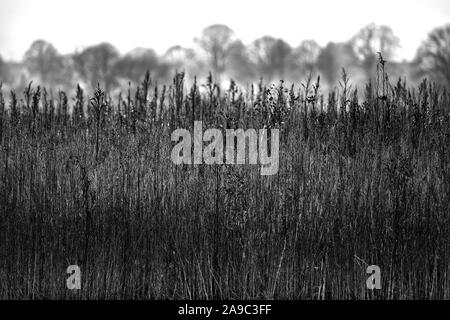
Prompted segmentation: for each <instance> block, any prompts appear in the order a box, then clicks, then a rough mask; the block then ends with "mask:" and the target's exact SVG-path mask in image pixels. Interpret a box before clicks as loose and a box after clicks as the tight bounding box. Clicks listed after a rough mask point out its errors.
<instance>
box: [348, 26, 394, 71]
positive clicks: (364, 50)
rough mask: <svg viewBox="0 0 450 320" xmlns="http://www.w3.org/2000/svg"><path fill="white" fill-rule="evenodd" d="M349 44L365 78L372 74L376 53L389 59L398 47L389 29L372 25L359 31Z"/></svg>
mask: <svg viewBox="0 0 450 320" xmlns="http://www.w3.org/2000/svg"><path fill="white" fill-rule="evenodd" d="M351 43H352V46H353V50H354V51H355V54H356V56H357V57H358V60H359V63H360V65H361V67H362V69H363V70H364V73H365V74H366V77H367V78H370V77H371V76H372V75H373V74H374V71H375V68H376V63H377V52H381V54H382V55H383V57H384V58H386V59H391V58H392V57H393V56H394V54H395V50H396V49H397V48H398V47H399V46H400V40H399V38H398V37H397V36H396V35H395V34H394V32H393V31H392V29H391V28H390V27H388V26H384V25H382V26H378V25H376V24H374V23H372V24H369V25H367V26H365V27H364V28H363V29H361V30H360V31H359V32H358V33H357V34H356V35H355V36H354V37H353V38H352V40H351Z"/></svg>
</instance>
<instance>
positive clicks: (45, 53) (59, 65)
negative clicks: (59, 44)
mask: <svg viewBox="0 0 450 320" xmlns="http://www.w3.org/2000/svg"><path fill="white" fill-rule="evenodd" d="M23 61H24V65H25V67H26V68H27V70H28V72H29V73H30V75H31V76H32V77H33V78H38V79H39V81H40V82H41V83H42V84H44V85H47V86H50V87H51V86H54V85H55V84H56V83H57V82H58V78H59V75H60V73H61V72H62V70H63V68H64V59H63V57H62V56H61V55H60V54H59V53H58V51H57V50H56V49H55V47H54V46H53V45H52V44H51V43H49V42H47V41H45V40H36V41H34V42H33V43H32V44H31V46H30V48H29V49H28V50H27V51H26V53H25V55H24V58H23Z"/></svg>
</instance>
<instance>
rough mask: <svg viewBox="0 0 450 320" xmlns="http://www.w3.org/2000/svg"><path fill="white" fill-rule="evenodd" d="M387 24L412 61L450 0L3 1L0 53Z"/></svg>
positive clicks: (288, 35)
mask: <svg viewBox="0 0 450 320" xmlns="http://www.w3.org/2000/svg"><path fill="white" fill-rule="evenodd" d="M370 22H375V23H377V24H387V25H389V26H391V27H392V28H393V30H394V32H395V33H396V34H397V36H399V37H400V40H401V45H402V48H401V49H400V50H399V53H398V56H397V60H401V59H411V58H412V57H413V56H414V54H415V51H416V49H417V47H418V46H419V45H420V43H421V41H422V40H424V39H425V38H426V36H427V34H428V32H429V31H431V30H432V29H433V28H434V27H437V26H440V25H443V24H446V23H450V1H449V0H376V1H368V0H308V1H304V0H276V1H274V0H252V1H250V0H222V1H217V0H159V1H154V0H146V1H144V0H0V55H2V56H3V57H4V58H6V59H16V60H18V59H21V58H22V56H23V54H24V52H25V51H26V49H27V48H28V47H29V46H30V44H31V43H32V41H33V40H35V39H44V40H47V41H50V42H51V43H53V44H54V45H55V47H56V48H57V49H58V51H60V52H61V53H68V52H71V51H73V50H74V49H76V48H81V47H84V46H88V45H92V44H96V43H99V42H103V41H107V42H111V43H112V44H113V45H115V46H116V47H117V48H118V49H119V51H120V52H121V53H126V52H127V51H130V50H132V49H134V48H136V47H151V48H154V49H156V51H157V52H158V53H161V54H162V53H164V52H165V50H166V49H167V48H169V47H170V46H172V45H175V44H181V45H183V46H193V38H194V37H198V36H200V34H201V31H202V29H203V28H204V27H206V26H208V25H210V24H214V23H223V24H226V25H228V26H229V27H231V28H232V29H233V30H234V31H235V33H236V35H237V36H238V37H239V38H241V39H242V40H243V41H244V43H246V44H247V43H250V42H251V41H253V40H254V39H256V38H258V37H261V36H263V35H266V34H267V35H272V36H275V37H281V38H283V39H285V40H286V41H287V42H289V43H290V44H291V45H292V46H297V45H298V44H299V43H300V42H301V41H302V40H304V39H315V40H316V41H318V42H319V44H321V45H325V44H326V43H327V42H328V41H346V40H348V39H349V38H351V37H352V36H353V35H354V34H355V33H356V32H357V31H358V30H359V29H360V28H361V27H363V26H364V25H366V24H368V23H370Z"/></svg>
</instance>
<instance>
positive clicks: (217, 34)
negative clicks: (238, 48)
mask: <svg viewBox="0 0 450 320" xmlns="http://www.w3.org/2000/svg"><path fill="white" fill-rule="evenodd" d="M195 41H196V42H197V43H198V44H199V45H200V47H202V48H203V50H205V52H206V53H207V54H208V56H209V61H210V65H211V68H212V69H213V72H214V73H215V75H216V77H220V76H221V75H222V74H223V73H224V72H225V70H226V67H227V60H228V57H229V55H230V51H231V48H232V45H233V43H234V42H235V41H236V36H235V34H234V32H233V30H231V29H230V28H229V27H228V26H226V25H223V24H215V25H211V26H209V27H207V28H205V29H204V30H203V33H202V36H201V38H200V39H195Z"/></svg>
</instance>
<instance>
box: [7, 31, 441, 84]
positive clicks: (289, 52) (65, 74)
mask: <svg viewBox="0 0 450 320" xmlns="http://www.w3.org/2000/svg"><path fill="white" fill-rule="evenodd" d="M194 43H195V47H196V48H186V47H182V46H179V45H176V46H173V47H171V48H169V49H168V50H167V51H166V52H165V53H164V54H163V55H158V54H157V53H156V51H155V50H153V49H151V48H136V49H134V50H132V51H130V52H128V53H126V54H124V55H121V54H120V53H119V51H118V50H117V48H115V47H114V46H113V45H112V44H110V43H106V42H105V43H100V44H97V45H93V46H89V47H86V48H84V49H82V50H78V51H76V52H73V53H70V54H61V53H59V52H58V50H57V49H56V48H55V46H54V45H53V44H51V43H49V42H47V41H45V40H36V41H34V42H33V43H32V44H31V46H30V48H29V49H28V50H27V51H26V53H25V54H24V56H23V59H22V61H20V62H7V61H4V60H3V59H2V58H1V56H0V82H1V83H4V84H6V85H9V86H10V87H11V88H15V89H17V88H25V87H26V85H27V84H28V82H29V81H30V79H32V80H35V81H37V82H39V83H41V84H43V85H45V86H48V87H51V88H55V87H56V88H60V89H67V88H71V87H73V84H74V83H81V84H82V85H83V84H84V85H85V86H88V87H90V88H94V87H95V86H96V84H97V83H101V84H102V85H103V86H104V87H105V89H106V90H107V91H111V90H113V89H115V88H119V87H121V86H122V85H123V84H127V83H139V81H140V80H141V79H142V77H143V73H144V72H145V70H150V71H151V73H152V78H153V79H158V81H160V82H169V81H170V79H171V78H172V76H173V74H174V72H175V70H178V71H181V70H182V71H185V73H186V75H187V79H192V78H193V77H194V76H196V75H197V76H204V75H207V74H208V72H209V71H211V72H213V74H214V76H215V78H216V79H219V81H220V80H225V79H229V78H232V79H233V80H235V81H236V82H237V83H241V84H244V85H245V84H248V83H251V82H255V81H258V80H259V79H261V78H262V79H264V81H266V82H269V81H278V80H281V79H283V80H286V81H292V82H298V81H299V80H300V79H303V78H305V77H307V76H308V75H310V74H313V75H314V74H320V75H321V76H322V78H323V80H324V82H325V83H326V84H328V85H329V86H330V87H332V86H334V85H336V83H337V81H338V78H339V76H340V70H341V69H342V68H346V69H347V70H350V73H351V74H353V75H356V79H360V80H361V81H367V80H370V77H371V76H372V75H373V74H374V71H375V69H376V64H377V59H378V56H377V53H378V52H380V53H381V54H382V55H383V57H384V59H387V60H388V61H389V60H391V59H393V58H394V57H395V54H396V50H397V49H398V48H399V46H400V39H399V38H398V37H397V36H396V35H395V34H394V32H393V30H392V29H391V28H390V27H388V26H384V25H381V26H380V25H376V24H369V25H367V26H365V27H364V28H362V29H361V30H360V31H359V32H357V33H356V34H355V35H354V36H353V37H352V38H351V39H350V40H348V41H346V42H341V43H335V42H330V43H328V44H327V45H326V46H324V47H321V46H320V45H319V44H318V43H317V42H316V41H314V40H304V41H303V42H301V43H300V44H299V45H298V46H297V47H292V46H291V45H289V44H288V43H287V42H286V41H284V40H283V39H280V38H275V37H272V36H263V37H261V38H259V39H256V40H254V41H253V42H252V43H250V44H248V45H245V44H244V43H243V42H242V41H241V40H240V39H239V38H238V37H237V35H236V34H235V32H234V31H233V30H232V29H231V28H229V27H228V26H226V25H221V24H216V25H211V26H209V27H207V28H205V29H204V30H203V32H202V34H201V35H200V36H199V37H198V38H195V39H194ZM390 71H391V74H392V75H394V76H396V77H407V78H408V80H409V81H415V80H416V81H418V80H419V79H420V78H421V77H424V76H429V77H430V78H432V80H434V81H436V82H437V83H439V84H441V85H444V86H447V87H448V86H450V24H449V25H446V26H442V27H438V28H436V29H434V30H433V31H431V32H430V34H429V35H428V38H427V39H425V40H424V41H423V43H422V44H421V46H420V47H419V48H418V50H417V54H416V56H415V58H414V59H413V60H412V61H405V62H397V63H394V62H391V69H390Z"/></svg>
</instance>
